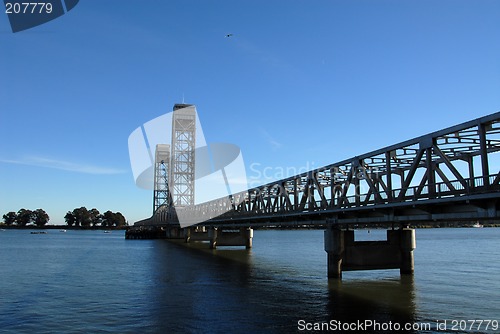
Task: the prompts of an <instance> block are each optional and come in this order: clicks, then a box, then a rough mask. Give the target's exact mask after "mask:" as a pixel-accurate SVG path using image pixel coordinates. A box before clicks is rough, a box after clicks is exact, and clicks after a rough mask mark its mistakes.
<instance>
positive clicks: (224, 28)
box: [0, 0, 500, 224]
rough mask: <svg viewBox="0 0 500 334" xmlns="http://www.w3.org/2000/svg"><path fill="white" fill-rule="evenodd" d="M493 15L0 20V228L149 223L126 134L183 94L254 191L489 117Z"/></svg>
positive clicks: (325, 12) (233, 11)
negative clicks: (22, 25)
mask: <svg viewBox="0 0 500 334" xmlns="http://www.w3.org/2000/svg"><path fill="white" fill-rule="evenodd" d="M499 18H500V1H497V0H468V1H466V0H439V1H437V0H435V1H427V0H365V1H360V0H344V1H340V0H338V1H336V0H327V1H319V0H307V1H306V0H286V1H285V0H282V1H277V0H266V1H261V0H251V1H250V0H230V1H229V0H228V1H225V0H217V1H216V0H203V1H201V0H168V1H161V0H144V1H137V0H105V1H104V0H81V1H80V3H79V4H78V5H77V6H76V7H75V8H74V9H73V10H72V11H70V12H68V13H67V14H65V15H64V16H62V17H60V18H58V19H55V20H53V21H51V22H49V23H46V24H44V25H41V26H38V27H35V28H32V29H30V30H26V31H23V32H18V33H15V34H14V33H12V32H11V30H10V26H9V22H8V19H7V15H5V14H4V13H3V12H1V13H0V138H1V144H0V216H1V215H3V214H4V213H6V212H8V211H17V210H19V209H20V208H27V209H32V210H34V209H36V208H43V209H45V210H46V211H47V212H48V214H49V215H50V217H51V221H50V223H51V224H62V223H64V219H63V217H64V214H65V213H66V212H67V211H68V210H73V209H74V208H76V207H80V206H86V207H87V208H89V209H90V208H93V207H95V208H97V209H98V210H100V211H101V212H104V211H106V210H112V211H120V212H122V213H123V214H124V215H125V217H126V218H127V219H128V220H129V222H130V223H132V222H134V221H136V220H138V219H141V218H146V217H149V216H150V215H151V210H152V192H151V191H147V190H143V189H139V188H137V187H136V186H135V183H134V179H133V176H132V172H131V168H130V161H129V156H128V147H127V140H128V136H129V135H130V133H131V132H132V131H133V130H134V129H136V128H137V127H139V126H141V125H142V124H143V123H145V122H147V121H149V120H151V119H153V118H155V117H158V116H160V115H163V114H165V113H167V112H169V111H171V110H172V106H173V104H174V103H179V102H182V99H183V96H184V99H185V102H186V103H193V104H195V105H196V106H197V110H198V115H199V118H200V121H201V124H202V126H203V131H204V134H205V138H206V140H207V142H227V143H233V144H236V145H238V146H239V147H240V148H241V150H242V152H243V157H244V160H245V165H246V168H247V176H248V177H249V179H250V181H251V182H253V183H255V182H257V181H256V180H257V179H261V181H263V179H264V175H263V173H264V171H266V176H270V177H280V176H284V175H280V174H282V171H283V170H285V171H286V170H287V169H288V172H289V173H291V172H293V171H294V169H295V170H297V171H299V169H301V168H302V170H301V171H303V170H305V169H312V168H315V167H320V166H323V165H326V164H329V163H333V162H336V161H339V160H342V159H346V158H350V157H352V156H355V155H360V154H363V153H366V152H369V151H372V150H375V149H377V148H381V147H384V146H388V145H391V144H395V143H398V142H401V141H404V140H407V139H411V138H413V137H417V136H420V135H423V134H426V133H428V132H432V131H435V130H439V129H441V128H444V127H448V126H451V125H455V124H458V123H461V122H464V121H467V120H470V119H473V118H477V117H480V116H484V115H487V114H490V113H493V112H496V111H499V110H500V19H499ZM227 34H233V36H231V37H225V36H226V35H227Z"/></svg>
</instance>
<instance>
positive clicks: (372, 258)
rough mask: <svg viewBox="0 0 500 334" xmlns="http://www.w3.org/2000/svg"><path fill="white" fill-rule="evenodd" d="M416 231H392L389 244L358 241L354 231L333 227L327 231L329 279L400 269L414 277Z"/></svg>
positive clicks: (389, 233) (407, 229) (389, 235)
mask: <svg viewBox="0 0 500 334" xmlns="http://www.w3.org/2000/svg"><path fill="white" fill-rule="evenodd" d="M415 248H416V237H415V230H414V229H410V228H403V229H399V230H388V231H387V240H385V241H355V240H354V231H352V230H341V229H337V228H334V227H329V228H328V229H327V230H326V231H325V251H326V252H327V254H328V255H327V266H328V269H327V270H328V277H329V278H338V279H340V278H342V271H349V270H374V269H399V270H400V273H401V274H402V275H405V274H413V272H414V260H413V250H414V249H415Z"/></svg>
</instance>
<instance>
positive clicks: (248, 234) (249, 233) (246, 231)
mask: <svg viewBox="0 0 500 334" xmlns="http://www.w3.org/2000/svg"><path fill="white" fill-rule="evenodd" d="M240 233H241V234H242V235H243V236H244V238H245V241H246V242H245V247H246V249H250V248H252V245H253V242H252V240H253V228H251V227H248V228H245V227H241V228H240Z"/></svg>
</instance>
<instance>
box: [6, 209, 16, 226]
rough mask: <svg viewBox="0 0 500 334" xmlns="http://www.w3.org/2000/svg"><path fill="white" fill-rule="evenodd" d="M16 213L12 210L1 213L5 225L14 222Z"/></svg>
mask: <svg viewBox="0 0 500 334" xmlns="http://www.w3.org/2000/svg"><path fill="white" fill-rule="evenodd" d="M16 218H17V215H16V213H15V212H14V211H10V212H8V213H6V214H4V215H3V221H4V223H5V224H7V226H10V225H12V224H14V223H15V222H16Z"/></svg>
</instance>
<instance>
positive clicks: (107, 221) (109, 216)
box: [102, 210, 114, 227]
mask: <svg viewBox="0 0 500 334" xmlns="http://www.w3.org/2000/svg"><path fill="white" fill-rule="evenodd" d="M113 218H114V217H113V212H111V211H109V210H108V211H106V212H104V214H103V215H102V226H109V227H111V226H113V224H114V219H113Z"/></svg>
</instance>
